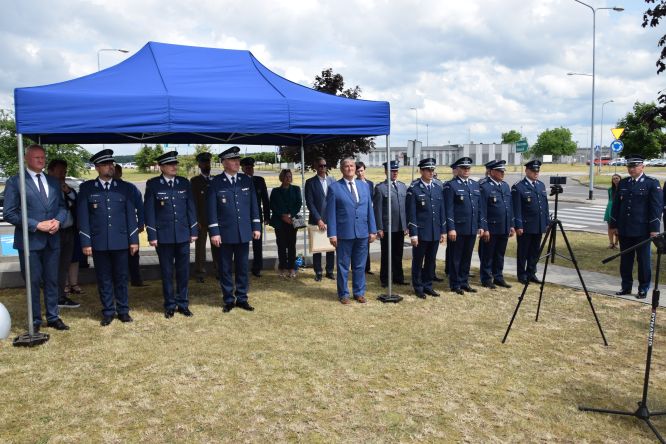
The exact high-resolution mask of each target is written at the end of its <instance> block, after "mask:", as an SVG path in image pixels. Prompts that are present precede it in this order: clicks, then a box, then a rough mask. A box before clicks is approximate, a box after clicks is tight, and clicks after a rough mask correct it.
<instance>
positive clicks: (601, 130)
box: [599, 99, 614, 168]
mask: <svg viewBox="0 0 666 444" xmlns="http://www.w3.org/2000/svg"><path fill="white" fill-rule="evenodd" d="M613 102H614V100H613V99H610V100H606V101H605V102H604V103H602V104H601V121H600V122H599V147H600V148H599V149H600V153H599V156H601V154H603V149H604V106H606V104H608V103H613ZM612 158H613V150H611V159H612ZM599 168H601V157H599Z"/></svg>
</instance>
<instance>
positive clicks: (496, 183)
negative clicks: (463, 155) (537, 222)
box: [479, 160, 516, 289]
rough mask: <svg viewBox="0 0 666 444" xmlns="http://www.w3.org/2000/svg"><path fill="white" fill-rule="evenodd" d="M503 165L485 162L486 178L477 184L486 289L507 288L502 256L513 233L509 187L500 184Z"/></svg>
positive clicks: (502, 179) (504, 162)
mask: <svg viewBox="0 0 666 444" xmlns="http://www.w3.org/2000/svg"><path fill="white" fill-rule="evenodd" d="M505 165H506V161H505V160H493V161H491V162H488V163H487V164H486V168H487V169H488V176H487V177H486V178H485V179H482V180H481V181H480V187H481V217H482V219H485V220H486V223H487V227H488V228H487V230H485V231H484V232H483V235H482V237H481V241H480V242H479V258H480V260H481V285H483V286H484V287H487V288H490V289H494V288H495V287H496V286H497V285H499V286H500V287H504V288H511V285H509V284H507V283H506V281H505V280H504V274H503V272H504V253H505V252H506V245H507V243H508V242H509V238H510V237H513V235H514V234H515V233H516V230H515V229H514V228H513V201H512V199H511V188H509V185H508V184H507V183H506V182H504V170H505V169H506V166H505ZM482 245H483V247H484V248H481V246H482Z"/></svg>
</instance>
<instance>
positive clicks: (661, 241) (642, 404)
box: [578, 233, 666, 443]
mask: <svg viewBox="0 0 666 444" xmlns="http://www.w3.org/2000/svg"><path fill="white" fill-rule="evenodd" d="M664 234H666V233H660V234H659V235H657V236H655V237H653V238H650V239H646V240H644V241H643V242H640V243H638V244H636V245H634V246H633V247H631V248H627V249H626V250H624V251H621V252H620V253H618V254H616V255H614V256H611V257H609V258H606V259H604V260H603V262H604V263H606V262H609V261H611V260H613V259H615V258H616V257H618V256H620V255H622V254H625V253H628V252H630V251H634V250H635V249H637V248H638V247H640V246H641V245H644V244H646V243H648V242H654V245H655V246H656V247H657V271H656V272H655V279H654V290H652V315H651V316H650V328H649V330H648V347H647V358H646V360H645V377H644V379H643V398H642V399H641V400H640V401H638V409H637V410H636V411H634V412H629V411H622V410H608V409H597V408H591V407H584V406H579V407H578V410H582V411H584V412H596V413H608V414H610V415H622V416H633V417H635V418H637V419H640V420H642V421H645V423H646V424H647V426H648V427H650V430H652V432H653V433H654V434H655V436H656V437H657V439H658V440H659V442H661V443H666V441H664V438H662V437H661V435H660V434H659V431H658V430H657V429H656V428H655V426H654V425H653V424H652V421H650V418H652V417H653V416H663V415H666V410H662V411H659V412H651V411H650V409H649V408H648V405H647V404H648V385H649V382H650V366H651V364H652V344H653V342H654V330H655V326H656V324H657V307H659V267H660V265H661V255H662V254H663V253H664V252H666V239H665V238H664Z"/></svg>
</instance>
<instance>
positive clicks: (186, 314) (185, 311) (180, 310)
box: [176, 307, 194, 318]
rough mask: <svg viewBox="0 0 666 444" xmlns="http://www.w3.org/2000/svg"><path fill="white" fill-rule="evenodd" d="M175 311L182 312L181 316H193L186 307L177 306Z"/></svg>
mask: <svg viewBox="0 0 666 444" xmlns="http://www.w3.org/2000/svg"><path fill="white" fill-rule="evenodd" d="M176 311H177V312H178V313H180V314H182V315H183V316H187V317H188V318H189V317H191V316H194V313H192V312H191V311H190V309H189V308H187V307H178V308H176Z"/></svg>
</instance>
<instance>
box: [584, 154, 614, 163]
mask: <svg viewBox="0 0 666 444" xmlns="http://www.w3.org/2000/svg"><path fill="white" fill-rule="evenodd" d="M599 162H601V165H608V164H609V163H610V162H611V158H610V156H602V157H601V159H598V158H596V157H595V159H594V164H595V165H599ZM589 164H590V161H589V160H588V161H587V165H589Z"/></svg>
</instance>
